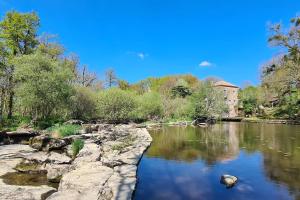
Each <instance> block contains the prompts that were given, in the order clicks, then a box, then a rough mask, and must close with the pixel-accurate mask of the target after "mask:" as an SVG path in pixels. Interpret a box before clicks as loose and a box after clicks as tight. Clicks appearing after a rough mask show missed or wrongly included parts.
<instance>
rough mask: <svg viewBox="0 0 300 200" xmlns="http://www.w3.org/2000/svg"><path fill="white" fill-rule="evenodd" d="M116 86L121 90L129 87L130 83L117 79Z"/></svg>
mask: <svg viewBox="0 0 300 200" xmlns="http://www.w3.org/2000/svg"><path fill="white" fill-rule="evenodd" d="M118 87H119V88H120V89H121V90H128V89H129V88H130V84H129V83H128V82H127V81H125V80H118Z"/></svg>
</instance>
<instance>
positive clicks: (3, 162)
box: [0, 144, 56, 200]
mask: <svg viewBox="0 0 300 200" xmlns="http://www.w3.org/2000/svg"><path fill="white" fill-rule="evenodd" d="M33 153H35V150H34V149H32V148H31V147H29V146H28V145H19V144H14V145H5V146H0V166H1V167H0V176H2V175H4V174H6V173H8V172H15V170H14V169H13V168H14V167H15V166H16V165H17V164H18V163H20V162H21V161H22V160H23V158H24V157H26V156H28V155H30V154H33ZM53 192H56V189H55V188H52V187H49V186H46V185H43V186H18V185H7V184H5V183H4V182H3V181H2V179H0V199H5V200H40V199H42V198H43V197H47V196H48V195H50V194H51V193H53Z"/></svg>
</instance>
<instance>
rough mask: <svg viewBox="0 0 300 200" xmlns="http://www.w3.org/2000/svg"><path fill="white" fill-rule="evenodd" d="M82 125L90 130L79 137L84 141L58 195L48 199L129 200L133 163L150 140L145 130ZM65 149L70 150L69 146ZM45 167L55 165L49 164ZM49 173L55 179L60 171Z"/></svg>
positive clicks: (119, 126) (134, 170)
mask: <svg viewBox="0 0 300 200" xmlns="http://www.w3.org/2000/svg"><path fill="white" fill-rule="evenodd" d="M83 126H86V127H89V129H90V130H89V131H87V132H88V133H87V134H84V135H81V137H82V138H83V139H85V144H84V147H83V149H82V150H80V152H79V154H78V155H77V157H76V158H75V160H74V161H73V163H72V165H71V166H70V167H69V168H68V169H66V171H67V172H63V173H62V174H63V176H62V179H61V181H60V185H59V189H58V192H56V193H54V194H52V195H51V196H50V197H49V198H48V200H65V199H80V200H90V199H98V200H110V199H116V200H117V199H118V200H127V199H128V200H129V199H131V197H132V193H133V191H134V188H135V185H136V171H137V164H138V162H139V160H140V158H141V156H142V154H143V152H144V151H145V150H146V149H147V147H148V146H149V145H150V143H151V141H152V138H151V136H150V135H149V133H148V131H147V130H146V129H145V128H142V129H141V128H135V127H134V126H133V125H117V126H114V125H106V124H104V125H101V124H100V125H99V124H97V125H95V126H94V125H89V126H87V125H83ZM96 129H97V132H96V133H95V130H96ZM116 146H118V147H119V146H120V148H116ZM67 149H69V151H70V150H71V145H69V146H67ZM57 167H60V166H59V165H58V166H57ZM49 168H56V166H54V167H51V165H49ZM49 172H50V171H49ZM51 173H53V177H55V176H56V177H59V173H60V171H59V169H57V170H56V169H55V170H54V171H53V172H51ZM51 173H50V175H51ZM50 175H49V176H50ZM51 177H52V175H51ZM49 178H50V177H49Z"/></svg>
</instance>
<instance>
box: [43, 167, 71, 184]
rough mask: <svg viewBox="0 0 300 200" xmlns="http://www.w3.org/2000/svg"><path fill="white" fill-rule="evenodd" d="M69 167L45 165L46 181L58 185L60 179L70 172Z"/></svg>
mask: <svg viewBox="0 0 300 200" xmlns="http://www.w3.org/2000/svg"><path fill="white" fill-rule="evenodd" d="M70 168H71V166H70V165H67V164H61V165H58V164H47V165H46V166H45V168H44V169H45V170H47V179H48V181H50V182H53V183H59V182H60V179H61V177H62V176H63V175H64V174H65V173H67V172H68V171H69V170H70Z"/></svg>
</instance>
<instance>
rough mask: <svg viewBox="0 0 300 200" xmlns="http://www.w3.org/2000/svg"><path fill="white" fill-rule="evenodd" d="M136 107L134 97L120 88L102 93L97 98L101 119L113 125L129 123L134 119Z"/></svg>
mask: <svg viewBox="0 0 300 200" xmlns="http://www.w3.org/2000/svg"><path fill="white" fill-rule="evenodd" d="M136 106H137V105H136V100H135V97H134V95H133V94H132V93H130V92H128V91H124V90H120V89H119V88H110V89H108V90H104V91H101V92H100V93H99V97H98V98H97V110H98V116H99V118H100V119H103V120H105V121H107V122H111V123H122V122H128V121H130V120H131V119H133V111H134V110H135V108H136Z"/></svg>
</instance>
